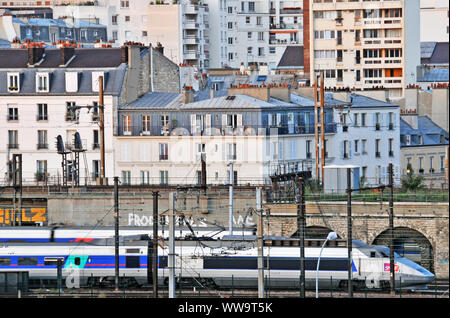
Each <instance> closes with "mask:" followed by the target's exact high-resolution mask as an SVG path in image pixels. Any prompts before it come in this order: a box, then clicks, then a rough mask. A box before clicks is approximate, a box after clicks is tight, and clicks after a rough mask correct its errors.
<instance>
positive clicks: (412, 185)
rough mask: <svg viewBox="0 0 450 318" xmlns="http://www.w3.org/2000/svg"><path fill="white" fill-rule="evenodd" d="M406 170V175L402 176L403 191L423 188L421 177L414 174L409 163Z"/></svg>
mask: <svg viewBox="0 0 450 318" xmlns="http://www.w3.org/2000/svg"><path fill="white" fill-rule="evenodd" d="M406 171H407V172H406V176H404V177H403V178H402V189H403V191H411V192H415V191H417V190H422V189H424V188H425V185H424V184H423V177H422V176H416V175H414V170H413V168H412V166H411V164H410V163H409V164H408V166H407V167H406Z"/></svg>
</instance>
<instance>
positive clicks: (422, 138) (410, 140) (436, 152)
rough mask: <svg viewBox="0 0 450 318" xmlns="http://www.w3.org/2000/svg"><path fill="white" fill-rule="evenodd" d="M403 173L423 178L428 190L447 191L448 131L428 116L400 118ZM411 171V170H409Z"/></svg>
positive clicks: (414, 115) (410, 115) (411, 115)
mask: <svg viewBox="0 0 450 318" xmlns="http://www.w3.org/2000/svg"><path fill="white" fill-rule="evenodd" d="M400 137H401V138H400V141H401V157H402V158H401V160H402V174H403V175H406V174H408V172H413V173H414V174H415V175H421V176H423V178H424V183H425V185H426V186H427V187H428V188H434V189H436V188H437V189H448V180H447V178H446V176H445V168H446V161H447V160H448V158H447V153H448V145H449V142H448V132H446V131H445V130H444V129H442V128H441V127H439V126H438V125H436V124H435V123H434V122H433V121H432V120H431V119H430V118H429V117H428V116H419V115H417V114H409V115H403V116H402V118H401V136H400ZM409 167H410V168H411V169H412V171H408V168H409Z"/></svg>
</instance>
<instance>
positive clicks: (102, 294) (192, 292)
mask: <svg viewBox="0 0 450 318" xmlns="http://www.w3.org/2000/svg"><path fill="white" fill-rule="evenodd" d="M305 295H306V298H314V297H315V291H310V290H307V291H306V292H305ZM175 296H176V297H177V298H231V299H232V298H257V297H258V291H257V290H256V289H254V290H253V289H252V290H248V289H233V290H231V289H227V290H213V289H195V288H194V289H193V288H190V289H187V288H186V289H177V290H176V291H175ZM11 297H17V295H11ZM20 297H21V298H154V297H153V291H152V290H151V289H149V288H141V289H128V290H126V289H125V290H124V289H122V290H119V291H114V290H112V289H77V290H74V289H70V290H62V291H61V292H58V290H56V289H51V290H40V289H35V290H30V291H29V292H27V293H23V294H21V295H20ZM158 297H159V298H168V297H169V292H168V289H167V288H163V289H159V291H158ZM299 297H300V291H299V290H267V291H266V298H299ZM319 297H320V298H348V292H347V291H346V290H342V289H340V290H339V289H338V290H321V291H319ZM353 297H354V298H418V297H420V298H449V292H448V281H446V280H438V281H437V282H436V283H433V284H430V285H429V286H428V288H427V289H403V290H402V291H399V290H397V291H396V293H395V295H391V294H390V293H389V291H385V290H384V291H383V290H378V291H374V290H363V291H361V290H357V291H354V293H353Z"/></svg>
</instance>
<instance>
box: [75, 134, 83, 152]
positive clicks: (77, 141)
mask: <svg viewBox="0 0 450 318" xmlns="http://www.w3.org/2000/svg"><path fill="white" fill-rule="evenodd" d="M73 144H74V148H75V150H83V144H82V142H81V137H80V133H79V132H76V133H75V135H74V143H73Z"/></svg>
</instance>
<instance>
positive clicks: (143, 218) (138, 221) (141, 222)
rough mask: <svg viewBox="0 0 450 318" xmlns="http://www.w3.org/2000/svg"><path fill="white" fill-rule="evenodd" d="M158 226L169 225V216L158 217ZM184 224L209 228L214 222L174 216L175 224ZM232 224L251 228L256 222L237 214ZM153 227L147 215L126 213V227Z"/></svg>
mask: <svg viewBox="0 0 450 318" xmlns="http://www.w3.org/2000/svg"><path fill="white" fill-rule="evenodd" d="M159 222H160V224H165V225H167V224H169V216H167V215H165V216H160V217H159ZM186 223H189V225H190V226H194V227H207V226H210V225H211V224H212V223H215V222H208V219H207V218H206V217H205V216H202V217H193V216H189V217H185V218H184V219H183V218H181V217H180V216H175V224H178V225H182V226H183V225H186ZM233 224H234V225H235V226H245V227H252V226H256V222H255V221H254V220H253V216H252V215H250V214H247V215H245V216H242V215H240V214H238V215H237V216H236V215H235V216H233ZM152 225H153V216H151V215H150V216H147V215H138V214H135V213H128V226H152Z"/></svg>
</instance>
